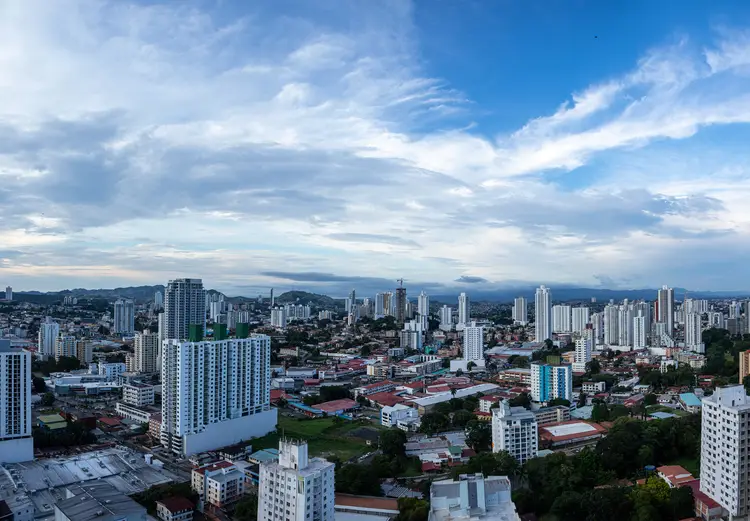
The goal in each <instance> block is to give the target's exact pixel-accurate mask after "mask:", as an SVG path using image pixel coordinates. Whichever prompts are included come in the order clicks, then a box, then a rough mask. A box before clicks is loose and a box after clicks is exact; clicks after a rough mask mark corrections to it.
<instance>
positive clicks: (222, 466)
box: [193, 461, 234, 475]
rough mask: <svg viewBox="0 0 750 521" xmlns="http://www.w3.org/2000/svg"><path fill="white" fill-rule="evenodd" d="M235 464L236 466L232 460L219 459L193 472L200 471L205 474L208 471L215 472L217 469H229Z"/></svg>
mask: <svg viewBox="0 0 750 521" xmlns="http://www.w3.org/2000/svg"><path fill="white" fill-rule="evenodd" d="M233 466H234V463H232V462H231V461H219V462H218V463H212V464H210V465H206V466H205V467H201V468H199V469H193V472H198V473H200V474H203V475H205V474H206V472H213V471H215V470H221V469H227V468H229V467H233Z"/></svg>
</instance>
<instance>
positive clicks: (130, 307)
mask: <svg viewBox="0 0 750 521" xmlns="http://www.w3.org/2000/svg"><path fill="white" fill-rule="evenodd" d="M134 331H135V304H134V303H133V301H132V300H122V299H118V300H116V301H115V325H114V333H116V334H118V335H132V334H133V332H134Z"/></svg>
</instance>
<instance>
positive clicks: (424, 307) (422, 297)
mask: <svg viewBox="0 0 750 521" xmlns="http://www.w3.org/2000/svg"><path fill="white" fill-rule="evenodd" d="M417 313H419V314H420V315H422V316H423V317H428V316H430V296H429V295H428V294H427V293H425V292H424V291H422V292H421V293H420V294H419V297H417Z"/></svg>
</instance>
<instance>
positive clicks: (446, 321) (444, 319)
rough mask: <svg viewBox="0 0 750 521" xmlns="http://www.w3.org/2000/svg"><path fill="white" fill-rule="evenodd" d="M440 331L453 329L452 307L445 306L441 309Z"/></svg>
mask: <svg viewBox="0 0 750 521" xmlns="http://www.w3.org/2000/svg"><path fill="white" fill-rule="evenodd" d="M440 329H441V330H442V331H450V330H451V329H453V309H452V308H451V307H450V306H446V305H443V307H441V308H440Z"/></svg>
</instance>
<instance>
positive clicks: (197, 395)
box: [161, 335, 276, 456]
mask: <svg viewBox="0 0 750 521" xmlns="http://www.w3.org/2000/svg"><path fill="white" fill-rule="evenodd" d="M161 380H162V424H161V442H162V445H164V446H165V447H167V448H169V449H170V450H171V451H172V452H174V453H176V454H182V455H184V456H188V455H190V454H195V453H196V452H204V451H207V450H213V449H216V448H219V447H225V446H227V445H232V444H234V443H238V442H239V441H241V440H247V439H249V438H253V437H255V436H263V435H265V434H267V433H268V432H270V431H272V430H274V429H275V428H276V409H271V407H270V400H271V395H270V392H271V338H270V337H268V336H266V335H251V336H250V337H248V338H232V339H226V340H204V341H200V342H182V341H179V340H173V339H168V340H165V342H164V345H163V346H162V366H161Z"/></svg>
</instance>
